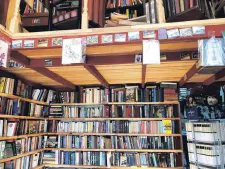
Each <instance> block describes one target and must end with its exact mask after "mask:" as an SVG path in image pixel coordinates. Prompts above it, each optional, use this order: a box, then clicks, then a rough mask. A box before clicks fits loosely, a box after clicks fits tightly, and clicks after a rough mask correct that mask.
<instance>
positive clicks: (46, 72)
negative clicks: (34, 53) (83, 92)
mask: <svg viewBox="0 0 225 169" xmlns="http://www.w3.org/2000/svg"><path fill="white" fill-rule="evenodd" d="M33 70H35V71H36V72H38V73H40V74H42V75H44V76H46V77H48V78H50V79H52V80H54V81H56V82H58V83H60V84H62V85H64V86H67V87H69V88H71V89H74V88H75V85H74V84H73V83H71V82H69V81H68V80H66V79H64V78H62V77H61V76H59V75H58V74H56V73H54V72H52V71H50V70H49V69H47V68H33Z"/></svg>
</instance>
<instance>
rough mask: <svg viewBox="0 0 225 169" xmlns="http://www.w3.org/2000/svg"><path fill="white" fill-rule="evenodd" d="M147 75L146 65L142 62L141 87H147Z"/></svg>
mask: <svg viewBox="0 0 225 169" xmlns="http://www.w3.org/2000/svg"><path fill="white" fill-rule="evenodd" d="M145 77H146V65H144V64H142V82H141V87H142V88H144V87H145Z"/></svg>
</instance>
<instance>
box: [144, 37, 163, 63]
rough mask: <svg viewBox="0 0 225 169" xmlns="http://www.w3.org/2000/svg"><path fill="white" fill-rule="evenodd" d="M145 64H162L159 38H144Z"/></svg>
mask: <svg viewBox="0 0 225 169" xmlns="http://www.w3.org/2000/svg"><path fill="white" fill-rule="evenodd" d="M143 64H160V46H159V41H158V40H143Z"/></svg>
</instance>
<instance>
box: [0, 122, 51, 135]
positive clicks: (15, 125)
mask: <svg viewBox="0 0 225 169" xmlns="http://www.w3.org/2000/svg"><path fill="white" fill-rule="evenodd" d="M46 131H47V121H46V120H45V121H38V120H19V121H9V120H0V136H1V137H2V136H17V135H25V134H35V133H44V132H46Z"/></svg>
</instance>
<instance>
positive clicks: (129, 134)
mask: <svg viewBox="0 0 225 169" xmlns="http://www.w3.org/2000/svg"><path fill="white" fill-rule="evenodd" d="M48 135H56V136H57V135H62V136H67V135H74V136H151V137H157V136H171V137H181V134H135V133H71V132H70V133H69V132H68V133H66V132H65V133H48Z"/></svg>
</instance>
